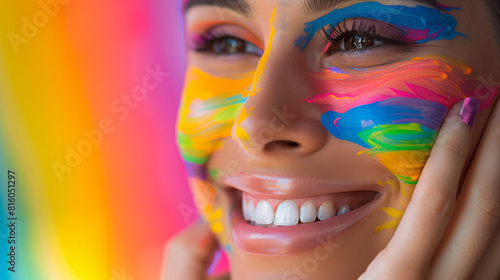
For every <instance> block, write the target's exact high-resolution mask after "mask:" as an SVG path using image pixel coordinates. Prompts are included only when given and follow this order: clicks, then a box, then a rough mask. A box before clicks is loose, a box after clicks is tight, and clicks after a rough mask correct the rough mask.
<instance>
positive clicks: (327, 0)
mask: <svg viewBox="0 0 500 280" xmlns="http://www.w3.org/2000/svg"><path fill="white" fill-rule="evenodd" d="M281 2H286V1H281ZM299 2H300V4H299V5H300V9H301V10H302V12H303V14H305V15H308V14H314V13H318V12H321V11H324V10H328V9H331V8H332V7H334V6H337V5H342V4H349V2H353V3H354V2H355V1H353V0H299ZM398 2H410V1H403V0H402V1H398ZM411 2H414V3H420V4H427V5H430V6H433V7H435V8H437V9H441V10H443V6H441V5H440V4H439V3H438V2H437V1H436V0H411ZM255 3H256V0H183V1H182V6H183V11H184V12H187V11H188V10H189V9H191V8H192V7H195V6H200V5H211V6H218V7H223V8H227V9H231V10H234V11H236V12H238V13H241V14H244V15H247V16H251V15H252V12H253V6H254V5H255Z"/></svg>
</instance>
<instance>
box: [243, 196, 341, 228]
mask: <svg viewBox="0 0 500 280" xmlns="http://www.w3.org/2000/svg"><path fill="white" fill-rule="evenodd" d="M242 208H243V209H242V210H243V217H244V218H245V220H246V221H252V222H255V223H256V224H258V225H272V224H274V225H275V226H294V225H297V224H299V220H300V222H301V223H304V224H305V223H314V222H315V221H316V218H317V219H319V220H320V221H323V220H326V219H330V218H332V217H335V216H340V215H342V214H345V213H347V212H350V211H351V208H350V207H349V205H343V206H342V207H340V209H338V211H336V209H335V205H334V203H333V201H331V200H325V201H323V203H321V205H320V206H319V208H318V210H316V209H317V208H316V204H315V203H314V201H313V200H312V199H309V200H306V201H305V202H304V203H302V205H301V206H300V211H299V207H298V206H297V203H296V202H295V201H294V200H293V199H288V200H285V201H283V202H281V203H280V204H279V205H278V207H277V208H276V213H274V211H273V208H272V206H271V203H269V201H267V200H265V199H263V200H260V201H259V203H257V206H254V204H253V202H252V201H247V200H246V199H243V201H242ZM335 214H336V215H335Z"/></svg>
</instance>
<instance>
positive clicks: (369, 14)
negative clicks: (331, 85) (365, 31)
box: [295, 2, 465, 51]
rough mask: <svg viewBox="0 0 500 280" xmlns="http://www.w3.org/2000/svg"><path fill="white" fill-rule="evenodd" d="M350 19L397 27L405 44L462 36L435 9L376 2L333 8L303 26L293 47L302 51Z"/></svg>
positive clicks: (449, 18)
mask: <svg viewBox="0 0 500 280" xmlns="http://www.w3.org/2000/svg"><path fill="white" fill-rule="evenodd" d="M350 18H366V19H372V20H376V21H381V22H385V23H389V24H392V25H394V26H396V27H397V28H399V29H400V30H401V31H402V32H403V34H404V35H405V37H406V41H408V42H412V43H415V44H422V43H425V42H428V41H431V40H441V39H448V40H451V39H453V38H455V37H456V36H463V37H465V35H463V34H461V33H459V32H457V31H456V30H455V29H456V27H457V20H456V19H455V18H454V17H453V16H451V15H448V14H446V13H442V12H441V11H439V10H437V9H435V8H428V7H424V6H416V7H407V6H401V5H383V4H380V3H378V2H365V3H358V4H354V5H352V6H349V7H346V8H343V9H335V10H333V11H331V12H330V13H328V14H326V15H324V16H322V17H320V18H318V19H316V20H313V21H310V22H307V23H306V24H305V28H304V34H303V35H301V36H300V37H299V38H298V39H297V40H296V41H295V45H296V46H297V47H298V48H300V50H301V51H303V50H304V49H305V48H306V47H307V46H308V45H309V42H311V40H312V38H313V37H314V35H315V34H316V33H317V32H318V31H320V30H322V28H323V27H325V26H336V25H338V24H340V23H342V22H343V21H345V20H347V19H350Z"/></svg>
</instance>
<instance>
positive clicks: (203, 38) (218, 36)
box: [194, 30, 239, 52]
mask: <svg viewBox="0 0 500 280" xmlns="http://www.w3.org/2000/svg"><path fill="white" fill-rule="evenodd" d="M229 38H236V39H239V38H237V37H235V36H234V35H231V34H229V33H226V32H224V31H218V32H213V31H212V30H209V31H207V32H206V33H205V34H201V35H199V37H198V39H197V40H196V42H195V44H196V47H195V49H194V50H195V51H201V52H202V51H206V50H208V47H209V46H210V43H212V42H214V41H215V40H224V39H229Z"/></svg>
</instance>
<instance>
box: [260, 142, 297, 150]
mask: <svg viewBox="0 0 500 280" xmlns="http://www.w3.org/2000/svg"><path fill="white" fill-rule="evenodd" d="M299 146H300V144H299V143H297V142H295V141H289V140H275V141H272V142H270V143H267V144H266V145H265V146H264V150H265V151H275V150H291V149H296V148H298V147H299Z"/></svg>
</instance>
